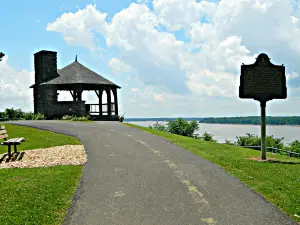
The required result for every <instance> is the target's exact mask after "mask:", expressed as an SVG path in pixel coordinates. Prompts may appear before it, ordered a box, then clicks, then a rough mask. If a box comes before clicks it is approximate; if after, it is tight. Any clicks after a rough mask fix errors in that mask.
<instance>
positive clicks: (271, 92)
mask: <svg viewBox="0 0 300 225" xmlns="http://www.w3.org/2000/svg"><path fill="white" fill-rule="evenodd" d="M240 82H241V86H240V93H239V97H240V98H253V99H254V100H257V101H260V102H267V101H269V100H272V99H285V98H287V88H286V78H285V67H284V66H283V65H281V66H277V65H273V64H272V63H271V62H270V59H269V57H268V56H267V55H266V54H264V53H262V54H260V55H259V56H258V57H257V59H256V62H255V63H254V64H251V65H242V66H241V78H240Z"/></svg>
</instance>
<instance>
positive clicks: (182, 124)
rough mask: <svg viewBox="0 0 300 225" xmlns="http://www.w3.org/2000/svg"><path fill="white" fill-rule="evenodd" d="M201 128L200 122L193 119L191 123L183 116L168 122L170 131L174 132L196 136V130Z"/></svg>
mask: <svg viewBox="0 0 300 225" xmlns="http://www.w3.org/2000/svg"><path fill="white" fill-rule="evenodd" d="M198 129H199V123H198V122H197V121H191V122H190V123H189V122H187V121H185V120H184V119H182V118H178V119H176V120H173V121H169V122H168V131H169V132H170V133H172V134H177V135H182V136H187V137H194V132H195V131H197V130H198Z"/></svg>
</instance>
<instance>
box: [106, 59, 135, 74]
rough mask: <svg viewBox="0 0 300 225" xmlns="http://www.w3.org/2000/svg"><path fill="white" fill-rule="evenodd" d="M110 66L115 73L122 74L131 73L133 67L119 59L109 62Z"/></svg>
mask: <svg viewBox="0 0 300 225" xmlns="http://www.w3.org/2000/svg"><path fill="white" fill-rule="evenodd" d="M108 66H109V67H110V68H111V70H112V71H113V72H114V73H122V72H131V71H132V67H131V66H130V65H127V64H125V63H124V62H122V61H121V60H120V59H118V58H115V57H114V58H112V59H111V60H109V62H108Z"/></svg>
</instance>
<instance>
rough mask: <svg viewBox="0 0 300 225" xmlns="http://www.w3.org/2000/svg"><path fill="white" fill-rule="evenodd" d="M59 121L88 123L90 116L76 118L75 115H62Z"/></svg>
mask: <svg viewBox="0 0 300 225" xmlns="http://www.w3.org/2000/svg"><path fill="white" fill-rule="evenodd" d="M61 120H71V121H89V120H90V116H80V117H77V116H75V115H72V116H70V115H64V116H63V117H62V118H61Z"/></svg>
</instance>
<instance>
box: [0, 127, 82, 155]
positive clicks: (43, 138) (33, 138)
mask: <svg viewBox="0 0 300 225" xmlns="http://www.w3.org/2000/svg"><path fill="white" fill-rule="evenodd" d="M0 125H4V126H5V129H6V130H7V133H8V138H16V137H24V138H25V141H24V142H22V144H21V145H18V151H22V150H32V149H38V148H49V147H55V146H61V145H80V144H81V143H80V142H79V140H78V139H77V138H75V137H72V136H66V135H63V134H57V133H53V132H50V131H45V130H39V129H35V128H31V127H25V126H18V125H12V124H0ZM0 141H3V140H0ZM5 152H7V146H3V145H0V154H2V153H5Z"/></svg>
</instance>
